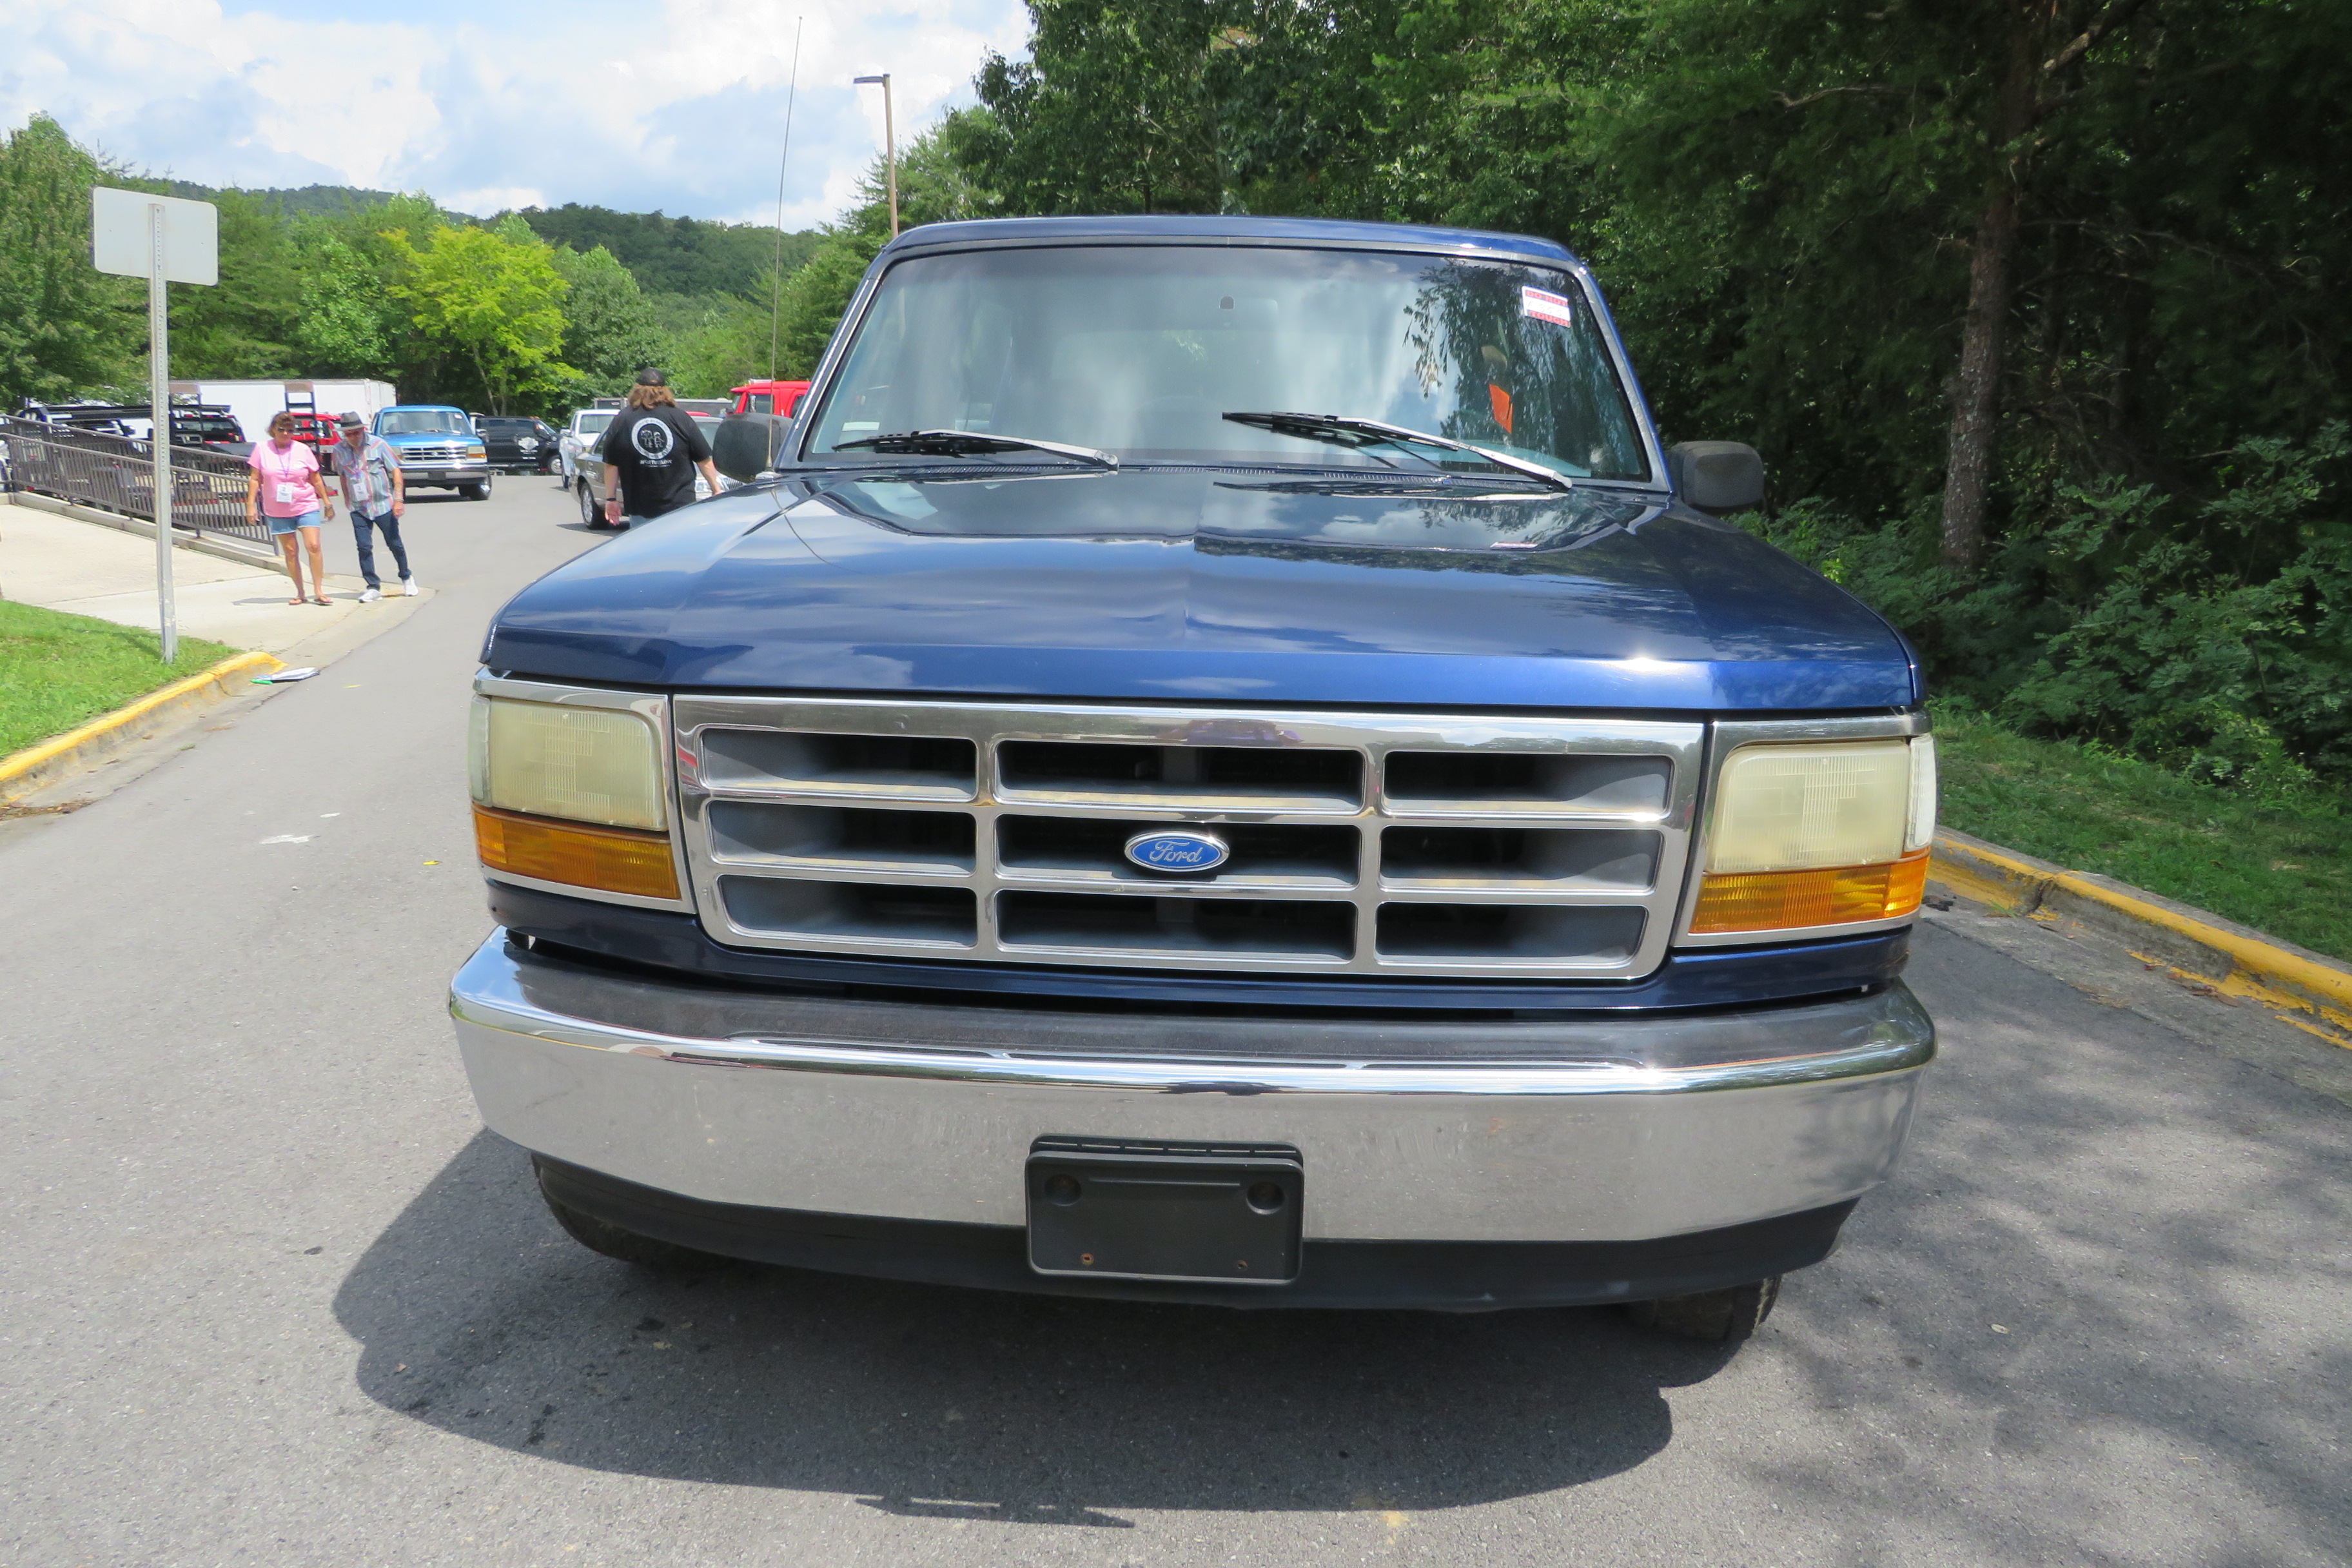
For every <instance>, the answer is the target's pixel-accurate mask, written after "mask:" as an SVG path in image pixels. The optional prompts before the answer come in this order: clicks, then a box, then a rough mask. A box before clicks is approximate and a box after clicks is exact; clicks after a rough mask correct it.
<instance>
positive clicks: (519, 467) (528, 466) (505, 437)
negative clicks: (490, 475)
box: [474, 414, 562, 474]
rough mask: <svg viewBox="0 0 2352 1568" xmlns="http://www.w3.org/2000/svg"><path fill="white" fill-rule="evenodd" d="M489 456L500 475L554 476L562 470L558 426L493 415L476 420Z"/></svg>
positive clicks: (492, 465) (476, 425)
mask: <svg viewBox="0 0 2352 1568" xmlns="http://www.w3.org/2000/svg"><path fill="white" fill-rule="evenodd" d="M474 424H475V427H476V428H477V429H478V430H480V431H481V433H482V444H483V446H484V447H488V450H489V454H490V467H491V468H496V469H498V470H499V472H501V473H521V474H551V473H554V472H555V471H556V470H557V469H558V468H562V455H561V454H560V453H559V452H558V450H557V447H556V443H557V441H558V440H559V439H560V437H558V436H557V433H556V430H555V427H554V426H551V425H550V424H549V423H548V422H547V421H546V420H544V419H528V418H521V417H509V416H499V415H495V414H494V415H490V416H486V417H483V418H478V419H477V420H475V421H474Z"/></svg>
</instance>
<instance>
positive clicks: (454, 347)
mask: <svg viewBox="0 0 2352 1568" xmlns="http://www.w3.org/2000/svg"><path fill="white" fill-rule="evenodd" d="M516 226H518V227H520V224H517V225H516ZM523 235H524V236H525V237H523V238H520V239H519V238H516V237H509V235H507V234H504V233H500V232H498V231H496V230H492V229H488V228H473V227H467V226H447V227H442V228H436V229H435V230H433V231H432V232H431V233H430V234H428V235H427V236H426V237H425V243H424V244H423V245H422V246H418V245H415V244H414V243H413V242H411V240H410V239H409V237H408V235H407V234H406V232H405V231H404V230H400V229H393V230H389V231H387V232H386V233H385V235H384V240H385V242H386V244H387V245H388V246H389V247H391V251H392V254H393V256H394V258H396V260H397V262H398V264H399V268H400V270H399V274H398V276H399V281H398V282H395V283H394V284H393V285H392V286H391V293H392V295H393V297H394V298H395V299H398V300H404V301H405V302H406V303H407V305H408V307H409V311H410V316H411V319H412V320H413V321H414V322H415V327H416V329H417V331H420V332H422V333H424V334H425V335H426V336H427V337H428V338H431V339H434V340H436V342H440V343H443V344H446V346H447V347H448V349H449V350H450V352H451V353H452V354H453V355H454V356H455V357H456V358H457V359H458V360H459V361H461V362H462V363H464V364H465V365H466V366H467V368H468V369H469V370H470V371H471V372H472V387H471V388H469V390H478V392H479V393H480V395H481V401H482V402H484V403H485V404H487V405H488V408H489V410H490V411H491V412H493V413H498V414H504V413H506V412H507V411H508V410H509V408H511V407H513V406H515V405H517V404H518V403H519V402H520V401H521V400H525V399H539V398H544V397H548V396H551V395H553V394H554V392H555V391H557V390H558V389H559V388H560V387H561V386H562V384H563V382H564V381H565V380H566V379H568V378H569V377H570V376H571V375H572V371H571V369H570V367H568V366H566V365H565V364H563V363H562V361H561V360H559V359H558V358H557V357H556V356H557V353H558V352H559V351H560V350H561V348H562V342H563V310H562V300H563V295H564V291H565V288H566V285H565V283H564V280H563V275H562V273H561V272H559V271H557V270H556V267H555V260H554V252H553V249H552V248H551V247H550V246H548V245H547V243H546V242H545V241H543V240H541V239H540V238H538V237H536V236H535V235H531V234H530V230H529V229H528V228H527V227H525V228H523Z"/></svg>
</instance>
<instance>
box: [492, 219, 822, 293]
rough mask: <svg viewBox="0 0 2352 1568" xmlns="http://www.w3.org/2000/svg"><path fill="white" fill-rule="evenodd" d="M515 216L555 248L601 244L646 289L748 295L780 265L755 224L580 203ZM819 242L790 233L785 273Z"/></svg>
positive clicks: (770, 239) (770, 234) (772, 240)
mask: <svg viewBox="0 0 2352 1568" xmlns="http://www.w3.org/2000/svg"><path fill="white" fill-rule="evenodd" d="M499 216H501V217H503V216H506V215H505V214H503V213H501V214H500V215H499ZM515 216H517V217H520V218H521V219H522V220H523V222H525V223H527V224H529V225H530V226H531V231H532V232H533V233H535V234H537V235H538V236H539V237H541V239H544V240H546V241H547V242H548V243H549V244H551V245H568V246H570V247H572V249H574V250H581V251H587V250H593V249H595V248H596V247H598V246H602V247H604V248H605V249H606V250H609V251H611V252H612V253H613V258H614V260H616V261H618V262H619V263H620V264H621V265H622V266H624V267H625V268H628V269H629V271H630V272H631V273H632V274H633V275H634V276H635V278H636V280H637V286H638V287H639V288H641V289H645V290H646V292H647V293H648V294H685V295H689V296H698V295H709V294H731V295H736V296H747V295H750V294H751V293H752V292H754V291H755V290H756V289H758V288H759V287H760V283H761V279H763V278H765V277H766V276H767V275H768V272H769V270H770V269H771V268H773V267H774V266H775V265H776V258H777V245H776V231H775V230H774V229H772V228H766V227H762V226H759V225H757V224H723V223H705V222H703V221H702V220H700V219H698V218H690V217H665V216H662V215H661V214H660V213H657V212H653V213H619V212H614V211H613V210H612V209H611V208H609V207H597V206H582V205H579V204H578V203H576V202H566V203H564V204H563V205H562V206H560V207H551V208H550V207H523V208H521V209H520V210H519V211H517V212H516V214H515ZM816 243H817V236H816V235H815V234H814V233H812V232H808V231H805V230H803V231H802V232H800V233H796V234H787V235H785V236H784V237H783V247H782V251H783V268H784V270H785V271H787V272H789V271H791V270H792V269H793V268H796V267H798V266H799V265H800V264H801V263H803V261H806V260H807V259H808V258H809V253H810V252H811V251H813V250H814V249H815V248H816Z"/></svg>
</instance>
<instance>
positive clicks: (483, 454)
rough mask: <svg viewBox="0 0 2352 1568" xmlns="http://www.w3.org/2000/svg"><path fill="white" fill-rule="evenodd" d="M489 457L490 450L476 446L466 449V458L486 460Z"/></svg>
mask: <svg viewBox="0 0 2352 1568" xmlns="http://www.w3.org/2000/svg"><path fill="white" fill-rule="evenodd" d="M489 455H490V449H489V448H488V447H484V446H480V445H478V444H477V445H475V446H471V447H467V448H466V456H467V457H469V458H487V457H488V456H489Z"/></svg>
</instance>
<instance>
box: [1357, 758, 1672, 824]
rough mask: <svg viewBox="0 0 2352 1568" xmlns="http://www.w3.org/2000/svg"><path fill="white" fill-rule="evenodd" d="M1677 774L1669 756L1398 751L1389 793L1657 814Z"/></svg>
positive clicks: (1397, 797) (1481, 811)
mask: <svg viewBox="0 0 2352 1568" xmlns="http://www.w3.org/2000/svg"><path fill="white" fill-rule="evenodd" d="M1673 778H1674V763H1672V761H1670V760H1669V759H1667V758H1665V757H1638V756H1636V757H1627V756H1572V755H1562V754H1560V753H1559V752H1502V751H1494V752H1486V751H1479V752H1391V753H1390V754H1389V762H1388V780H1387V794H1388V799H1389V802H1390V804H1391V805H1393V806H1394V807H1396V809H1397V810H1399V811H1410V812H1428V813H1433V814H1435V813H1445V814H1448V815H1451V814H1454V813H1468V814H1474V815H1476V816H1521V815H1527V814H1531V813H1541V814H1545V815H1549V814H1552V813H1555V812H1557V813H1576V814H1580V815H1594V816H1659V815H1662V814H1663V813H1664V811H1665V809H1666V801H1667V797H1668V794H1669V792H1670V791H1671V789H1672V787H1673Z"/></svg>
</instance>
